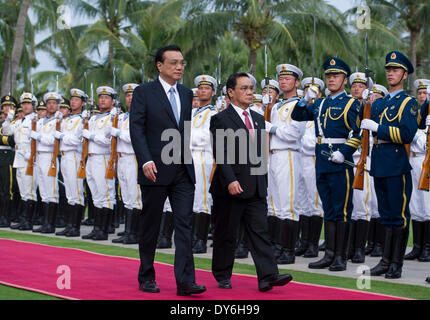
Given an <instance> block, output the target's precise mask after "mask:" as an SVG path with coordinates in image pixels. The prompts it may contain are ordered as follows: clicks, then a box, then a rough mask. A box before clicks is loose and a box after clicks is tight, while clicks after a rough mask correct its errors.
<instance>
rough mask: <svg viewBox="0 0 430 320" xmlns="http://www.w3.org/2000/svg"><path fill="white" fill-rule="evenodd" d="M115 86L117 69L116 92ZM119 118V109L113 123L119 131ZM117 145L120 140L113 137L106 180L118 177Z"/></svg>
mask: <svg viewBox="0 0 430 320" xmlns="http://www.w3.org/2000/svg"><path fill="white" fill-rule="evenodd" d="M115 84H116V77H115V68H114V69H113V88H114V90H115ZM115 98H116V97H115ZM116 107H117V106H116V105H115V106H114V108H116ZM118 117H119V110H118V109H117V114H116V116H115V118H113V121H112V127H113V128H116V129H118ZM117 143H118V138H117V137H112V141H111V154H110V159H109V162H108V166H107V168H106V175H105V178H106V179H113V178H115V175H116V167H117V162H118V154H117V148H116V147H117Z"/></svg>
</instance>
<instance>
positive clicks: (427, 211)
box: [409, 129, 430, 222]
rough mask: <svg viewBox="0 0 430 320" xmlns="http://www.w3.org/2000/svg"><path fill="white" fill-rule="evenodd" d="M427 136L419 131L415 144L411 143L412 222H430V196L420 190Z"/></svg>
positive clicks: (410, 205)
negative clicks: (419, 184)
mask: <svg viewBox="0 0 430 320" xmlns="http://www.w3.org/2000/svg"><path fill="white" fill-rule="evenodd" d="M426 147H427V134H426V133H425V131H424V130H421V129H418V131H417V133H416V135H415V137H414V140H413V142H412V143H411V156H410V158H409V162H410V164H411V166H412V169H413V170H412V171H411V174H412V186H413V188H412V195H411V201H410V203H409V210H410V212H411V217H412V220H414V221H419V222H422V221H426V220H430V203H429V202H430V195H429V193H428V192H427V191H423V190H419V189H418V183H419V181H420V176H421V171H422V165H423V161H424V158H425V156H426Z"/></svg>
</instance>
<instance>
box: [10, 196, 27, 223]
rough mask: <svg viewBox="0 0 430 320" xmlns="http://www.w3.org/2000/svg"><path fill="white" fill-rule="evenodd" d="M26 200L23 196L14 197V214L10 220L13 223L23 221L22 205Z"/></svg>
mask: <svg viewBox="0 0 430 320" xmlns="http://www.w3.org/2000/svg"><path fill="white" fill-rule="evenodd" d="M23 202H24V200H22V198H21V196H19V198H18V199H14V201H13V206H12V207H13V209H14V210H13V212H12V215H11V217H10V222H11V223H19V222H21V220H20V219H21V216H20V215H21V207H22V203H23Z"/></svg>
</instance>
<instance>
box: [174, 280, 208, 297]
mask: <svg viewBox="0 0 430 320" xmlns="http://www.w3.org/2000/svg"><path fill="white" fill-rule="evenodd" d="M205 291H206V287H205V286H199V285H197V284H195V283H187V284H183V285H181V286H178V290H177V292H176V294H177V295H178V296H189V295H191V294H199V293H203V292H205Z"/></svg>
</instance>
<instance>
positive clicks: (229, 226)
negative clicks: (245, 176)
mask: <svg viewBox="0 0 430 320" xmlns="http://www.w3.org/2000/svg"><path fill="white" fill-rule="evenodd" d="M212 214H213V218H214V224H215V230H214V239H213V258H212V274H213V275H214V277H215V279H216V280H217V281H221V280H226V279H230V278H231V275H232V270H233V264H234V255H235V249H236V238H237V232H238V229H239V225H240V224H241V223H242V224H243V226H244V229H245V236H246V237H247V245H248V247H249V250H250V252H251V255H252V258H253V260H254V263H255V267H256V270H257V277H258V279H259V280H261V279H263V278H265V277H268V276H271V275H274V274H278V266H277V264H276V261H275V258H274V255H273V249H272V247H271V244H270V240H269V235H268V228H267V201H266V199H265V198H264V199H262V198H259V197H257V196H254V197H252V198H250V199H239V198H232V197H219V196H215V197H214V211H213V213H212Z"/></svg>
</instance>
